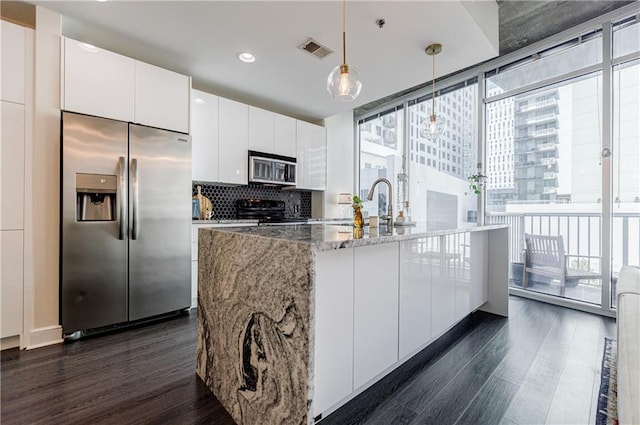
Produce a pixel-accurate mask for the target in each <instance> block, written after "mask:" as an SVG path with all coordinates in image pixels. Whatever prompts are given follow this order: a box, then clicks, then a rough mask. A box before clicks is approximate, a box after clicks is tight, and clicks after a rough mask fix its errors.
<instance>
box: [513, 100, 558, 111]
mask: <svg viewBox="0 0 640 425" xmlns="http://www.w3.org/2000/svg"><path fill="white" fill-rule="evenodd" d="M557 103H558V101H557V100H556V99H548V100H545V101H542V102H536V103H530V104H528V105H523V106H520V107H519V108H518V111H521V112H527V111H533V110H534V109H540V108H546V107H547V106H551V105H556V104H557Z"/></svg>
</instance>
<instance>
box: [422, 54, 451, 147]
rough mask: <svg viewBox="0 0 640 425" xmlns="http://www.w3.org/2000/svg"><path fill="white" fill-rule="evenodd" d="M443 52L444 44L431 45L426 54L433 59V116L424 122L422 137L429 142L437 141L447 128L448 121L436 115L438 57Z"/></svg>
mask: <svg viewBox="0 0 640 425" xmlns="http://www.w3.org/2000/svg"><path fill="white" fill-rule="evenodd" d="M441 51H442V44H437V43H435V44H430V45H428V46H427V48H426V49H424V52H425V53H426V54H428V55H429V56H431V57H432V58H433V61H432V68H431V76H432V78H433V80H432V82H431V115H430V116H429V118H426V119H425V120H424V121H422V124H421V125H420V135H421V136H422V137H425V138H427V139H429V140H436V139H437V138H438V137H440V136H442V134H443V133H444V131H445V129H446V128H447V120H446V119H445V118H444V117H443V116H442V115H436V55H437V54H438V53H440V52H441Z"/></svg>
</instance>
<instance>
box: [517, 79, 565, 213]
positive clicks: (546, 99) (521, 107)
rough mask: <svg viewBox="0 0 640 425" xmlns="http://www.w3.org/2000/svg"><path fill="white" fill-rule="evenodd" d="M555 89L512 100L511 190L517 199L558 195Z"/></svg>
mask: <svg viewBox="0 0 640 425" xmlns="http://www.w3.org/2000/svg"><path fill="white" fill-rule="evenodd" d="M558 98H559V96H558V90H557V89H551V90H546V91H543V92H536V93H531V94H524V95H519V96H516V97H515V99H514V121H515V122H514V125H515V131H514V139H513V144H514V178H513V181H514V189H515V196H516V199H517V200H519V201H553V200H556V198H557V195H558V171H559V169H558V144H559V139H558V128H559V125H558V123H559V120H558Z"/></svg>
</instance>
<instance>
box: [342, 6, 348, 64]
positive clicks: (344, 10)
mask: <svg viewBox="0 0 640 425" xmlns="http://www.w3.org/2000/svg"><path fill="white" fill-rule="evenodd" d="M342 64H343V65H346V64H347V0H342Z"/></svg>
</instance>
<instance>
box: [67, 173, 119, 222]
mask: <svg viewBox="0 0 640 425" xmlns="http://www.w3.org/2000/svg"><path fill="white" fill-rule="evenodd" d="M117 187H118V179H117V177H116V176H110V175H106V174H82V173H77V174H76V212H77V219H78V221H115V220H116V219H117V217H116V195H117Z"/></svg>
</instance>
